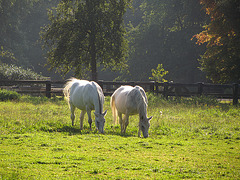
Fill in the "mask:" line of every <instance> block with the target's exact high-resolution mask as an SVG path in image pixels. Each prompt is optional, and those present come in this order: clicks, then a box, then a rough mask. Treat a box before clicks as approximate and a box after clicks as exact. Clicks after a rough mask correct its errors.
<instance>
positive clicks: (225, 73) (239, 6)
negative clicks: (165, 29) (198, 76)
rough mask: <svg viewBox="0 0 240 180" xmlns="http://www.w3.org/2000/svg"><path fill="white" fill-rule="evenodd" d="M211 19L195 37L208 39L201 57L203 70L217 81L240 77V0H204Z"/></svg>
mask: <svg viewBox="0 0 240 180" xmlns="http://www.w3.org/2000/svg"><path fill="white" fill-rule="evenodd" d="M200 3H201V4H202V5H203V8H204V9H205V11H206V14H207V15H209V16H210V18H211V21H210V23H209V24H208V25H206V26H204V28H205V29H204V30H203V31H202V32H200V33H199V34H197V35H195V36H194V37H196V38H197V44H204V43H207V45H206V47H207V50H206V52H205V53H204V55H202V57H201V59H200V60H199V61H200V63H201V69H202V71H204V72H206V75H207V77H208V78H209V79H211V80H212V81H213V82H214V83H229V82H239V81H240V1H239V0H219V1H214V0H201V1H200Z"/></svg>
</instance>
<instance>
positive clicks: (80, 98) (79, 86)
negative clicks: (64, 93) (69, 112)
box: [70, 80, 97, 110]
mask: <svg viewBox="0 0 240 180" xmlns="http://www.w3.org/2000/svg"><path fill="white" fill-rule="evenodd" d="M96 88H97V87H96V86H95V85H93V82H89V81H86V80H77V81H75V82H74V83H73V84H72V87H71V89H70V103H72V104H73V105H74V106H76V107H77V108H79V109H81V110H86V109H85V108H86V105H87V106H89V107H90V108H91V109H93V108H94V105H93V104H94V102H93V101H94V100H93V98H94V96H96V93H97V89H96Z"/></svg>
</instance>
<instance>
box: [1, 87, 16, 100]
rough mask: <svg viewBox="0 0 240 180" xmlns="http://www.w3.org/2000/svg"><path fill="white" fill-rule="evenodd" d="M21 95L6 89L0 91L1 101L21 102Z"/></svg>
mask: <svg viewBox="0 0 240 180" xmlns="http://www.w3.org/2000/svg"><path fill="white" fill-rule="evenodd" d="M19 99H20V94H18V93H17V92H15V91H8V90H6V89H0V101H7V100H19Z"/></svg>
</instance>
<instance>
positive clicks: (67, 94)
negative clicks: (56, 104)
mask: <svg viewBox="0 0 240 180" xmlns="http://www.w3.org/2000/svg"><path fill="white" fill-rule="evenodd" d="M76 80H77V79H75V78H71V79H69V80H68V82H67V83H66V84H65V86H64V89H63V94H64V97H65V99H66V100H67V102H68V104H69V100H70V89H71V87H72V85H73V83H74V82H75V81H76Z"/></svg>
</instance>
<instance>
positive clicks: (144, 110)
mask: <svg viewBox="0 0 240 180" xmlns="http://www.w3.org/2000/svg"><path fill="white" fill-rule="evenodd" d="M138 111H139V116H140V117H142V116H144V117H145V116H147V105H146V104H145V103H141V104H140V105H139V107H138Z"/></svg>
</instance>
